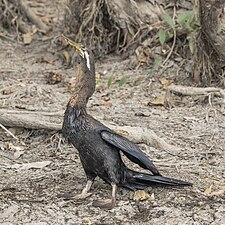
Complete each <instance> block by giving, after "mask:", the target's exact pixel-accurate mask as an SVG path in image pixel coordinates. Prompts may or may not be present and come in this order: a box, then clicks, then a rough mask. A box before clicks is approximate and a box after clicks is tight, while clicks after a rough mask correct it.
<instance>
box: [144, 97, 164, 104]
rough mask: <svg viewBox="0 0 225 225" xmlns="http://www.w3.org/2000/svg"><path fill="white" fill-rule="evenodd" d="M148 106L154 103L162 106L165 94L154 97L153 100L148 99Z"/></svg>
mask: <svg viewBox="0 0 225 225" xmlns="http://www.w3.org/2000/svg"><path fill="white" fill-rule="evenodd" d="M147 105H148V106H151V105H156V106H161V105H162V106H164V105H165V96H160V97H158V98H155V99H154V100H152V101H150V102H149V103H148V104H147Z"/></svg>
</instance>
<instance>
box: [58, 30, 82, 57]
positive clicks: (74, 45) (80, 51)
mask: <svg viewBox="0 0 225 225" xmlns="http://www.w3.org/2000/svg"><path fill="white" fill-rule="evenodd" d="M62 37H63V38H64V40H65V41H66V42H67V43H68V44H69V45H70V46H72V47H74V48H76V50H77V51H78V53H79V54H80V55H83V50H82V48H83V47H82V46H81V45H79V44H77V43H76V42H74V41H72V40H71V39H69V38H68V37H66V36H64V35H63V34H62Z"/></svg>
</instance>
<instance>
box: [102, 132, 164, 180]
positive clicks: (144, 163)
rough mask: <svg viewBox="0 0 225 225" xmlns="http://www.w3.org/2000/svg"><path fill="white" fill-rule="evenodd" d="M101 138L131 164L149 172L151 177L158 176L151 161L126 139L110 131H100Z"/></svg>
mask: <svg viewBox="0 0 225 225" xmlns="http://www.w3.org/2000/svg"><path fill="white" fill-rule="evenodd" d="M101 136H102V139H103V140H105V141H106V142H108V143H109V144H111V145H113V146H115V147H116V148H118V149H120V150H121V151H122V152H123V153H124V155H125V156H126V157H127V158H128V159H130V160H131V161H132V162H134V163H136V164H138V165H139V166H140V167H142V168H144V169H147V170H150V171H151V172H152V173H153V175H159V176H160V173H159V171H158V170H157V168H156V167H155V165H154V164H153V163H152V161H151V160H150V159H149V158H148V157H147V156H146V155H145V154H144V152H142V151H141V150H140V149H139V147H138V146H137V145H135V144H134V143H132V142H131V141H129V140H128V139H127V138H125V137H123V136H121V135H119V134H116V133H113V132H110V131H101Z"/></svg>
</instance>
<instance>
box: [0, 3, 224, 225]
mask: <svg viewBox="0 0 225 225" xmlns="http://www.w3.org/2000/svg"><path fill="white" fill-rule="evenodd" d="M51 7H56V6H54V5H53V6H51ZM56 8H57V7H56ZM56 12H57V11H56ZM58 19H60V18H58ZM56 33H57V31H55V33H54V31H53V33H50V34H48V35H44V36H43V35H39V34H36V35H35V36H34V37H33V41H32V43H31V44H30V45H26V46H24V45H23V44H21V43H20V44H18V43H17V42H13V41H10V40H8V39H7V40H6V39H4V38H2V39H0V48H1V53H0V107H1V108H10V109H14V110H19V109H27V110H37V109H38V110H40V111H46V112H58V111H63V110H64V109H65V107H66V103H67V101H68V99H69V97H70V95H71V93H70V92H69V91H68V85H69V84H68V83H69V82H71V79H72V78H74V73H73V68H67V67H66V66H65V65H64V63H63V60H62V58H63V57H62V52H57V51H56V49H57V47H56V45H55V43H53V42H52V41H51V40H52V39H51V35H56ZM129 64H130V61H129V60H126V61H122V62H121V59H120V58H119V57H117V56H110V57H107V58H105V59H104V60H102V61H98V62H97V63H96V71H97V72H98V73H100V74H101V77H100V78H99V80H98V82H97V90H96V92H95V94H94V96H93V97H92V98H91V100H90V102H89V103H88V107H89V112H90V113H91V114H92V115H93V116H95V117H96V118H98V119H99V120H104V121H108V122H113V123H115V124H118V125H121V126H123V125H130V126H134V127H143V128H148V129H150V130H153V131H154V132H156V134H157V135H158V136H159V137H161V138H163V139H164V140H165V141H167V142H168V143H170V144H172V145H174V146H178V147H179V149H178V150H174V151H173V152H172V154H171V152H168V151H162V150H159V149H155V148H153V147H152V146H147V145H145V144H140V145H139V146H140V147H141V148H142V150H143V151H145V152H146V154H147V155H149V156H150V158H151V159H152V160H153V161H154V163H155V164H156V165H157V167H158V168H159V170H160V171H161V173H162V174H163V175H167V176H170V177H174V178H179V179H183V180H187V181H190V182H193V184H194V185H193V187H186V188H163V187H154V188H149V189H148V190H146V192H148V193H149V194H153V193H154V200H151V201H150V200H148V201H134V200H133V192H130V191H127V190H123V189H119V191H118V203H117V207H115V208H114V209H112V210H101V209H99V208H94V207H93V206H92V201H93V200H94V199H98V198H107V197H109V196H110V191H111V190H110V187H109V186H108V185H106V184H105V183H104V182H103V181H101V180H99V179H97V180H96V182H95V184H94V185H93V188H92V192H93V195H92V196H91V197H90V198H89V199H86V200H84V201H65V200H63V199H62V198H60V197H59V195H60V194H63V193H70V192H71V193H79V192H80V191H81V190H82V187H83V186H84V185H85V176H84V172H83V169H82V167H81V163H80V160H79V156H78V152H77V150H76V149H75V148H74V147H73V146H71V145H70V144H68V143H67V142H66V141H65V140H64V139H63V138H62V136H61V133H60V132H55V131H46V130H31V129H23V128H22V129H21V128H20V129H19V128H11V131H12V132H13V133H14V134H15V135H16V136H17V137H18V138H19V139H20V140H22V141H23V142H24V145H22V144H19V143H17V142H16V141H15V140H14V139H13V138H12V137H11V136H8V135H7V134H6V133H5V132H3V130H0V224H4V225H12V224H13V225H14V224H27V225H28V224H29V225H34V224H35V225H36V224H40V225H46V224H49V225H50V224H57V225H60V224H68V225H70V224H71V225H72V224H78V225H79V224H102V225H103V224H105V225H109V224H123V225H125V224H195V225H198V224H199V225H200V224H201V225H203V224H204V225H207V224H212V225H222V224H225V204H224V203H225V194H224V190H225V172H224V169H225V166H224V162H225V151H224V149H225V147H224V146H225V141H224V133H223V132H224V129H225V113H224V108H223V107H224V106H221V102H222V100H221V99H220V98H218V97H214V98H212V99H211V101H209V98H208V97H207V96H204V97H199V96H198V97H180V96H175V95H174V96H173V100H176V104H175V106H173V107H170V108H166V107H164V106H149V105H148V103H149V102H150V101H152V100H153V99H155V98H156V97H160V96H163V94H164V90H162V87H161V84H160V82H159V80H160V78H166V79H168V80H171V81H172V82H176V83H180V84H191V82H190V79H189V78H188V76H187V73H186V71H185V68H180V67H179V65H177V64H176V63H175V62H173V61H169V62H168V64H169V66H167V67H166V68H163V69H160V68H157V67H154V68H152V67H153V66H152V67H151V68H141V69H139V70H130V69H129ZM178 71H179V73H177V72H178ZM51 73H57V74H60V75H62V76H63V78H64V82H60V83H58V84H50V83H48V76H49V74H51ZM110 76H112V77H113V82H112V85H111V86H110V87H108V85H107V83H108V80H109V77H110ZM124 76H126V78H127V81H126V82H125V84H123V85H122V86H120V85H119V80H120V79H121V78H122V77H124ZM192 85H193V84H192ZM0 116H1V115H0ZM129 166H131V167H132V166H133V165H132V164H131V163H129ZM135 169H138V167H135Z"/></svg>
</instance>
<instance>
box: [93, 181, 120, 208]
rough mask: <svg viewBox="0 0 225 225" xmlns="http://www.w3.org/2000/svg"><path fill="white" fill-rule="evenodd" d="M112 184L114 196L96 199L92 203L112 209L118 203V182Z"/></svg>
mask: <svg viewBox="0 0 225 225" xmlns="http://www.w3.org/2000/svg"><path fill="white" fill-rule="evenodd" d="M111 185H112V198H111V199H102V200H96V201H94V202H93V204H92V205H93V206H94V207H100V208H104V209H112V208H113V207H114V206H115V205H116V190H117V186H116V184H111Z"/></svg>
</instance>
